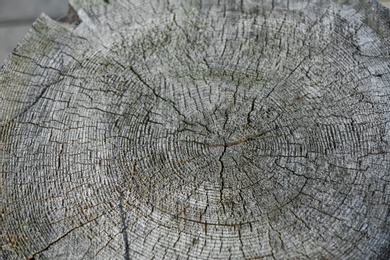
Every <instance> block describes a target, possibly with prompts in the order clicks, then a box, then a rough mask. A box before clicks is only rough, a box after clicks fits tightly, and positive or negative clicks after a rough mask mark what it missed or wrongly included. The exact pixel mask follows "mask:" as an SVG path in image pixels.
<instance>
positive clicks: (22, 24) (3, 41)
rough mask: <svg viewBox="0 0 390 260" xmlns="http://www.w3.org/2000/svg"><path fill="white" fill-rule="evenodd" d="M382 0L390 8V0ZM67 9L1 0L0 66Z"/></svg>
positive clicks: (47, 0)
mask: <svg viewBox="0 0 390 260" xmlns="http://www.w3.org/2000/svg"><path fill="white" fill-rule="evenodd" d="M380 2H382V3H383V4H384V5H385V6H386V7H388V8H390V0H380ZM67 10H68V0H0V66H2V65H3V63H4V60H5V59H6V58H7V56H8V55H9V54H10V53H11V52H12V50H13V49H14V48H15V47H16V45H17V44H18V42H20V41H21V40H22V39H23V37H24V35H26V33H27V32H28V30H29V29H30V28H31V24H32V23H33V21H34V20H35V19H36V18H37V17H38V16H39V15H40V14H41V13H46V14H47V15H49V16H50V17H51V18H53V19H58V18H59V17H61V16H63V15H65V14H66V11H67Z"/></svg>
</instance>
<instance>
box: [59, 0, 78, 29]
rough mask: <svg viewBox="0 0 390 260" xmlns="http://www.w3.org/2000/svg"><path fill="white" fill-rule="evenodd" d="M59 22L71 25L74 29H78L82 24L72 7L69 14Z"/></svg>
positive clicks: (69, 8)
mask: <svg viewBox="0 0 390 260" xmlns="http://www.w3.org/2000/svg"><path fill="white" fill-rule="evenodd" d="M57 21H58V22H60V23H64V24H67V25H70V26H71V27H73V28H74V27H77V26H78V25H79V24H80V23H81V22H82V20H81V19H80V17H79V15H78V14H77V11H76V10H75V9H74V8H73V7H72V6H71V5H69V7H68V11H67V13H66V14H65V15H64V16H63V17H61V18H59V19H58V20H57Z"/></svg>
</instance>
